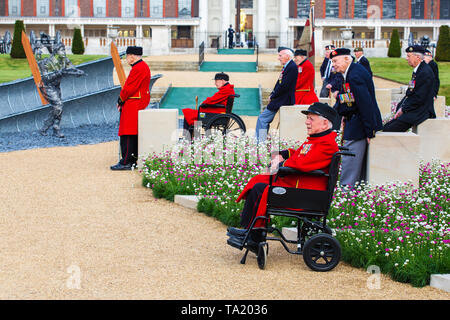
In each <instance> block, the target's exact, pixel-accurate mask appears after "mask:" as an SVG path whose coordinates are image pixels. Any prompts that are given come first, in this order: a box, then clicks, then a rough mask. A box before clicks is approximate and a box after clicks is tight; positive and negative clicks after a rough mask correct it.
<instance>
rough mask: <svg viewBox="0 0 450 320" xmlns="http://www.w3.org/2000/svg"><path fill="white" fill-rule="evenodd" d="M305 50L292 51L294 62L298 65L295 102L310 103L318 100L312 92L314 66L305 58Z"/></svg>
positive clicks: (314, 73)
mask: <svg viewBox="0 0 450 320" xmlns="http://www.w3.org/2000/svg"><path fill="white" fill-rule="evenodd" d="M307 55H308V53H307V52H306V50H303V49H299V50H295V52H294V62H295V64H296V65H297V66H298V77H297V86H296V87H295V104H306V105H310V104H313V103H314V102H319V98H317V95H316V93H315V92H314V78H315V75H316V72H315V71H314V66H313V65H312V63H311V62H310V61H309V60H308V59H307Z"/></svg>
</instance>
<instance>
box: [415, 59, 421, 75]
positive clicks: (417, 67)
mask: <svg viewBox="0 0 450 320" xmlns="http://www.w3.org/2000/svg"><path fill="white" fill-rule="evenodd" d="M421 63H422V61H420V63H419V64H418V65H417V66H416V67H415V68H414V71H413V72H414V73H416V72H417V69H419V67H420V64H421Z"/></svg>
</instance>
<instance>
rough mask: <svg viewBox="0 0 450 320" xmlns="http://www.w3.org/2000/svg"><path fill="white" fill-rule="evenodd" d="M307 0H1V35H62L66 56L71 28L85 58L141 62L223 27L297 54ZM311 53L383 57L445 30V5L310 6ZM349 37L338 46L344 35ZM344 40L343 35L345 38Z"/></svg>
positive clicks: (387, 1) (222, 36) (334, 0)
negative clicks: (135, 57) (395, 34)
mask: <svg viewBox="0 0 450 320" xmlns="http://www.w3.org/2000/svg"><path fill="white" fill-rule="evenodd" d="M310 2H311V1H310V0H0V36H2V35H3V34H4V33H5V31H6V30H9V31H10V32H11V33H12V31H13V26H14V22H15V20H17V19H21V20H23V21H24V23H25V26H26V29H27V33H29V32H30V31H31V30H33V31H34V32H35V33H36V34H39V32H41V31H43V32H46V33H48V34H50V35H51V36H54V35H55V34H56V32H57V31H60V32H61V35H62V37H63V41H64V42H65V44H66V45H67V46H68V49H69V50H70V45H71V38H72V35H73V29H74V28H75V27H77V28H80V29H81V32H82V36H83V37H84V40H85V46H86V53H87V54H90V53H91V54H94V53H97V54H102V53H103V54H107V53H108V52H109V49H108V46H109V44H110V42H111V41H115V42H116V43H117V44H118V46H119V47H126V46H127V45H141V46H143V47H144V51H145V52H144V53H145V54H146V55H151V54H153V55H157V54H171V53H178V52H191V53H193V52H196V50H198V49H197V48H198V46H199V45H200V44H201V43H202V42H204V43H205V45H206V47H207V48H216V47H217V46H219V47H223V46H224V45H225V42H226V40H227V37H226V30H227V29H228V28H229V26H230V25H232V26H233V29H234V30H239V31H240V35H241V37H240V39H241V42H242V44H243V45H244V46H248V45H250V46H251V44H252V43H255V40H256V43H258V44H259V47H260V49H261V50H275V49H276V48H277V47H278V46H289V47H296V45H297V43H298V40H299V39H300V37H301V34H302V32H303V29H304V25H305V22H306V19H307V18H308V14H309V9H310ZM314 12H315V46H316V52H317V54H319V55H322V53H323V50H322V48H323V46H324V45H326V44H330V43H333V44H335V45H336V46H344V45H345V46H348V47H356V46H362V47H365V48H367V50H366V54H367V55H369V56H385V55H386V52H387V47H388V44H389V39H390V35H391V33H392V30H393V29H398V31H399V33H400V36H401V39H402V45H406V44H407V42H408V38H409V37H410V34H411V33H412V35H413V37H414V39H415V40H419V39H420V38H421V37H423V36H425V35H428V36H429V38H430V40H431V43H433V42H436V41H437V38H438V36H439V27H440V26H441V25H443V24H447V25H449V24H450V0H318V1H315V6H314ZM344 30H347V31H348V30H350V31H351V39H348V38H347V40H345V39H344V37H343V31H344ZM347 34H348V33H347Z"/></svg>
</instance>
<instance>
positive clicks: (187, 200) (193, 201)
mask: <svg viewBox="0 0 450 320" xmlns="http://www.w3.org/2000/svg"><path fill="white" fill-rule="evenodd" d="M199 200H200V197H199V196H190V195H179V194H177V195H175V200H174V202H175V203H177V204H179V205H181V206H183V207H186V208H189V209H194V210H197V203H198V202H199Z"/></svg>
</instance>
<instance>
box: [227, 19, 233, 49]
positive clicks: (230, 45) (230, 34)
mask: <svg viewBox="0 0 450 320" xmlns="http://www.w3.org/2000/svg"><path fill="white" fill-rule="evenodd" d="M233 35H234V30H233V26H232V25H231V24H230V27H229V28H228V48H229V49H233Z"/></svg>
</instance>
